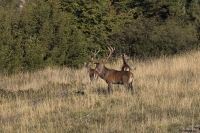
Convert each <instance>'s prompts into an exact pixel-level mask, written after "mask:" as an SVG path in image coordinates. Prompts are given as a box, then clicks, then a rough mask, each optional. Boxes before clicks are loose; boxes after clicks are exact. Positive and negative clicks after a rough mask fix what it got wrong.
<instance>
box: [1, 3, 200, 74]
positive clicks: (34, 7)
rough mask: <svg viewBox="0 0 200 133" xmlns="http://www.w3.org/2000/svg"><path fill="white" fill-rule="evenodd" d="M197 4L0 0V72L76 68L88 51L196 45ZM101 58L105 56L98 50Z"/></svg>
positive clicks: (157, 51)
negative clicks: (108, 48) (20, 5)
mask: <svg viewBox="0 0 200 133" xmlns="http://www.w3.org/2000/svg"><path fill="white" fill-rule="evenodd" d="M199 10H200V4H199V1H198V0H193V1H185V0H178V1H166V0H162V1H159V0H134V1H133V0H113V1H104V0H102V1H93V0H54V1H50V0H29V1H26V4H25V5H24V7H23V9H20V8H19V1H16V0H9V1H4V0H3V1H0V57H1V58H0V69H1V70H0V71H3V72H4V73H5V74H12V73H14V72H18V71H27V70H28V71H34V70H37V69H40V68H44V67H46V66H55V65H56V66H67V67H74V68H79V67H82V66H83V62H84V61H89V55H91V51H94V50H97V49H100V50H101V51H104V50H106V49H107V47H108V46H114V47H116V52H115V56H119V55H120V54H121V53H124V52H126V54H128V55H131V56H135V57H136V58H144V57H159V56H161V55H163V54H164V55H173V54H178V53H182V52H185V51H188V50H193V49H197V48H198V47H199V39H200V38H199V36H200V28H199V27H200V14H199ZM101 56H105V53H104V52H102V53H101Z"/></svg>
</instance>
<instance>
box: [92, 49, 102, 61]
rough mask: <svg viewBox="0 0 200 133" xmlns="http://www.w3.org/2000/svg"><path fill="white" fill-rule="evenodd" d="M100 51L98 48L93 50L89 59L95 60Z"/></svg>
mask: <svg viewBox="0 0 200 133" xmlns="http://www.w3.org/2000/svg"><path fill="white" fill-rule="evenodd" d="M99 52H100V50H98V51H96V50H95V51H94V52H92V54H93V57H90V58H91V60H92V62H95V61H96V56H97V54H98V53H99Z"/></svg>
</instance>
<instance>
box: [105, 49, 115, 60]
mask: <svg viewBox="0 0 200 133" xmlns="http://www.w3.org/2000/svg"><path fill="white" fill-rule="evenodd" d="M108 50H109V55H108V56H107V58H106V60H108V59H109V58H110V56H111V55H112V53H113V52H114V51H115V47H114V48H113V47H111V46H110V47H108Z"/></svg>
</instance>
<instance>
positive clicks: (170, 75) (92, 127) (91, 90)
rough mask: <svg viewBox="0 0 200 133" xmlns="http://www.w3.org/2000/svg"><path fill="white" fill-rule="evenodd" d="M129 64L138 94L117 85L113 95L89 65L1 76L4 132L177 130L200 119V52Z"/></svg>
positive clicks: (0, 125) (116, 65)
mask: <svg viewBox="0 0 200 133" xmlns="http://www.w3.org/2000/svg"><path fill="white" fill-rule="evenodd" d="M121 64H122V61H121V59H119V60H117V61H116V62H114V63H113V64H106V66H108V67H109V68H115V69H118V70H120V67H121ZM129 64H131V66H132V67H136V68H137V69H136V70H135V71H133V73H134V75H135V79H134V83H133V86H134V89H135V93H134V95H131V94H130V93H129V92H127V91H126V90H125V88H124V87H123V86H121V85H114V87H113V89H114V93H113V94H112V95H111V96H109V95H108V94H107V84H106V83H105V82H104V81H103V80H102V79H99V80H98V81H97V82H94V83H92V84H90V82H89V76H88V74H87V70H86V69H85V68H83V69H81V70H73V69H69V68H63V69H61V68H46V69H44V70H40V71H37V72H34V73H20V74H16V75H12V76H9V77H8V76H1V77H0V104H1V105H0V132H2V133H4V132H5V133H8V132H15V133H16V132H20V133H21V132H28V133H29V132H43V133H45V132H48V133H51V132H59V133H62V132H116V133H133V132H135V133H147V132H148V133H161V132H162V133H165V132H166V133H167V132H172V133H174V132H178V131H179V130H180V129H182V128H185V127H189V128H192V127H193V126H194V125H195V124H198V123H200V113H199V112H200V87H199V86H200V52H195V53H188V54H185V55H181V56H176V57H171V58H169V57H162V58H160V59H151V60H147V61H143V62H142V61H137V60H135V61H131V62H129Z"/></svg>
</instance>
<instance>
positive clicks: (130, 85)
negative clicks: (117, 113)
mask: <svg viewBox="0 0 200 133" xmlns="http://www.w3.org/2000/svg"><path fill="white" fill-rule="evenodd" d="M128 88H130V89H131V93H132V94H133V93H134V90H133V85H132V82H131V83H129V85H128Z"/></svg>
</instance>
